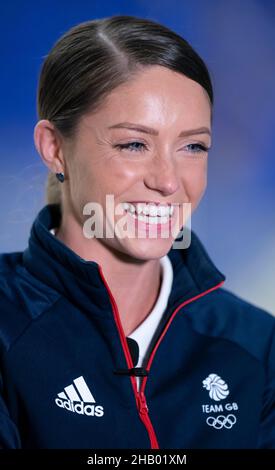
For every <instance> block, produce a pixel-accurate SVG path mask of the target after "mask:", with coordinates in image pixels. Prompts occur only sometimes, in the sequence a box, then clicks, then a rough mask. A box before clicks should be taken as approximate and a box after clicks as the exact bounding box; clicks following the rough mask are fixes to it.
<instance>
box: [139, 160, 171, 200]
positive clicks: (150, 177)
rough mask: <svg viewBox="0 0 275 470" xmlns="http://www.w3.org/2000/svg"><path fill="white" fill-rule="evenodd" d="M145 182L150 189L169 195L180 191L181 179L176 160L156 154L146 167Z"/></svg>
mask: <svg viewBox="0 0 275 470" xmlns="http://www.w3.org/2000/svg"><path fill="white" fill-rule="evenodd" d="M144 184H145V186H146V187H148V188H149V189H153V190H155V191H158V192H161V193H162V194H163V195H164V196H169V195H170V194H174V193H175V192H176V191H178V189H179V187H180V179H179V175H178V174H177V169H176V165H175V162H173V161H172V160H171V159H169V158H167V157H163V156H159V155H158V156H156V157H155V158H154V159H153V160H152V161H151V164H150V167H149V168H148V167H147V168H146V172H145V175H144Z"/></svg>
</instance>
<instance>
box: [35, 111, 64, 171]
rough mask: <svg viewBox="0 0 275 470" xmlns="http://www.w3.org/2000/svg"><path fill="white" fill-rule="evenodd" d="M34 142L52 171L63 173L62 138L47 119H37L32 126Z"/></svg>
mask: <svg viewBox="0 0 275 470" xmlns="http://www.w3.org/2000/svg"><path fill="white" fill-rule="evenodd" d="M33 137H34V143H35V147H36V150H37V151H38V153H39V154H40V156H41V158H42V160H43V162H44V163H45V165H46V166H47V167H48V168H49V169H50V170H51V171H52V172H53V173H65V159H64V154H63V148H62V139H61V136H60V133H59V132H58V131H57V129H56V128H55V126H54V125H53V124H52V123H51V122H50V121H48V120H47V119H42V120H40V121H38V123H37V124H36V126H35V128H34V134H33Z"/></svg>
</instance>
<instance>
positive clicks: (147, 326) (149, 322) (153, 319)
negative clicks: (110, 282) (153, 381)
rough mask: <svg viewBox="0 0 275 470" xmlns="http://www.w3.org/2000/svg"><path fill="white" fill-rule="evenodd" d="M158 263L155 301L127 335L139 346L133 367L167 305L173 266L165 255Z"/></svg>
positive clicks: (53, 231) (138, 383) (144, 351)
mask: <svg viewBox="0 0 275 470" xmlns="http://www.w3.org/2000/svg"><path fill="white" fill-rule="evenodd" d="M50 232H51V233H52V235H55V229H51V230H50ZM160 264H161V269H162V281H161V287H160V292H159V296H158V298H157V300H156V303H155V305H154V307H153V309H152V310H151V312H150V313H149V314H148V315H147V317H146V318H145V320H144V321H143V322H142V323H141V324H140V325H139V326H138V327H137V328H136V329H135V330H134V331H133V332H132V333H131V334H130V335H128V338H132V339H133V340H135V341H136V342H137V344H138V348H139V356H138V362H137V364H136V365H135V367H142V365H143V361H144V359H145V356H146V353H147V351H148V348H149V346H150V342H151V340H152V338H153V335H154V334H155V331H156V329H157V327H158V325H159V323H160V320H161V318H162V315H163V313H164V311H165V309H166V307H167V303H168V298H169V295H170V292H171V288H172V283H173V267H172V263H171V261H170V259H169V257H168V256H167V255H165V256H163V257H162V258H160ZM136 379H137V386H138V388H139V386H140V380H141V379H140V377H136Z"/></svg>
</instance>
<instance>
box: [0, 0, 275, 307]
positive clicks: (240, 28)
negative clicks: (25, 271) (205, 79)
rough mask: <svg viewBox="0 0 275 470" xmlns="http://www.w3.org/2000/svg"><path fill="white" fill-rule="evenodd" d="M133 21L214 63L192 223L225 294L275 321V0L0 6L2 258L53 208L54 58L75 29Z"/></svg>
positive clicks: (16, 0)
mask: <svg viewBox="0 0 275 470" xmlns="http://www.w3.org/2000/svg"><path fill="white" fill-rule="evenodd" d="M114 14H126V15H135V16H141V17H144V18H149V19H152V20H155V21H158V22H160V23H162V24H164V25H166V26H168V27H170V28H171V29H173V30H174V31H176V32H177V33H178V34H180V35H182V36H183V37H184V38H186V39H187V40H188V41H189V42H190V43H191V44H192V46H193V47H194V48H195V49H196V50H197V52H198V53H199V54H200V55H201V56H202V58H203V59H204V60H205V62H206V64H207V65H208V68H209V70H210V74H211V76H212V79H213V84H214V92H215V106H214V121H213V145H212V149H211V151H210V154H209V177H208V182H209V183H208V189H207V192H206V194H205V196H204V199H203V201H202V202H201V204H200V206H199V208H198V209H197V211H196V213H195V215H194V216H193V218H192V228H193V229H194V230H195V231H196V233H197V234H198V235H199V237H200V239H201V240H202V242H203V243H204V245H205V247H206V249H207V250H208V252H209V254H210V256H211V257H212V259H213V261H214V262H215V264H216V265H217V267H218V268H219V269H220V270H221V271H222V272H223V273H224V274H225V275H226V277H227V281H226V284H225V287H227V289H229V290H231V291H233V292H234V293H236V294H237V295H240V296H242V297H243V298H245V299H246V300H249V301H250V302H252V303H254V304H255V305H258V306H260V307H263V308H265V309H266V310H268V311H269V312H271V313H273V314H274V313H275V215H274V209H275V184H274V183H275V161H274V158H275V151H274V147H275V118H274V114H275V92H274V83H275V2H274V0H270V1H268V0H242V1H240V0H231V1H230V2H228V1H227V0H208V1H207V0H192V2H190V1H188V0H150V1H149V2H148V1H147V0H132V1H129V0H116V1H114V0H112V1H107V0H100V1H99V0H94V1H92V0H90V1H85V0H78V1H77V2H74V1H69V0H66V1H65V0H59V1H54V0H47V2H45V1H44V0H43V1H40V0H35V1H32V0H29V1H28V2H24V1H19V0H12V1H10V2H1V6H0V21H1V29H0V35H1V40H0V48H1V65H0V69H1V88H0V95H1V97H0V98H1V113H0V124H1V125H0V135H1V147H0V159H1V173H0V210H1V231H0V251H1V252H9V251H20V250H23V249H24V248H25V247H26V245H27V241H28V236H29V230H30V227H31V224H32V221H33V219H34V217H35V216H36V214H37V212H38V211H39V210H40V208H41V207H42V206H43V205H44V204H45V196H44V192H45V180H46V175H47V170H46V168H45V167H44V166H43V164H42V161H41V160H40V157H39V155H38V154H37V152H36V150H35V147H34V143H33V128H34V125H35V123H36V121H37V116H36V103H35V99H36V87H37V81H38V76H39V70H40V67H41V64H42V61H43V57H44V56H46V54H47V53H48V52H49V50H50V48H51V47H52V45H53V43H54V42H55V41H56V40H57V39H58V38H59V37H60V36H61V35H62V34H63V33H64V32H65V31H67V30H68V29H69V28H70V27H72V26H74V25H76V24H78V23H80V22H82V21H87V20H89V19H94V18H101V17H105V16H111V15H114Z"/></svg>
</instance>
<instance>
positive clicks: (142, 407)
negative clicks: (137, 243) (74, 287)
mask: <svg viewBox="0 0 275 470" xmlns="http://www.w3.org/2000/svg"><path fill="white" fill-rule="evenodd" d="M99 271H100V275H101V278H102V280H103V283H104V285H105V287H106V289H107V291H108V294H109V297H110V300H111V304H112V308H113V314H114V319H115V322H116V326H117V329H118V332H119V337H120V341H121V344H122V348H123V351H124V355H125V358H126V362H127V366H128V368H129V369H132V368H133V367H134V364H133V360H132V356H131V353H130V350H129V348H128V343H127V340H126V336H125V334H124V330H123V328H122V324H121V321H120V316H119V311H118V308H117V304H116V301H115V299H114V297H113V294H112V292H111V290H110V288H109V286H108V284H107V281H106V279H105V277H104V275H103V272H102V268H101V266H100V265H99ZM130 379H131V382H132V387H133V391H134V395H135V400H136V405H137V409H138V412H139V417H140V419H141V421H142V422H143V424H144V426H145V428H146V430H147V432H148V435H149V438H150V443H151V449H159V445H158V440H157V436H156V433H155V430H154V427H153V425H152V422H151V420H150V417H149V414H148V406H147V403H146V398H145V395H144V393H143V392H141V391H138V389H137V382H136V378H135V377H134V376H130Z"/></svg>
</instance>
